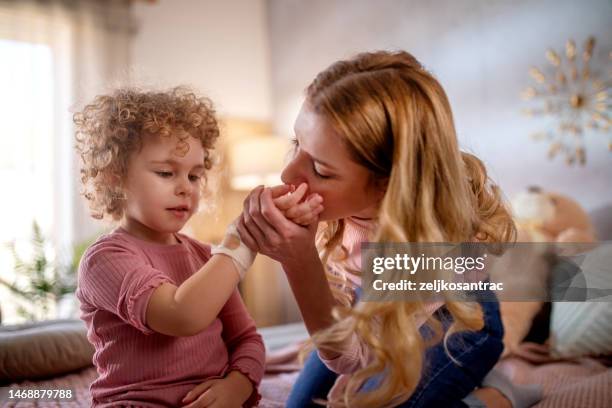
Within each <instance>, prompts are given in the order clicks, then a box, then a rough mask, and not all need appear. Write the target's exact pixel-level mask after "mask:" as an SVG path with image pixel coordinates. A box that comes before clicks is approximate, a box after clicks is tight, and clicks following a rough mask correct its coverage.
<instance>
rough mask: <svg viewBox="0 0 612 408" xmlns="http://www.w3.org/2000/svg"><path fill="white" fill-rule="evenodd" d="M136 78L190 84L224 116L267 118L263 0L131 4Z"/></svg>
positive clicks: (165, 0) (163, 0)
mask: <svg viewBox="0 0 612 408" xmlns="http://www.w3.org/2000/svg"><path fill="white" fill-rule="evenodd" d="M133 12H134V17H135V18H136V20H137V24H138V32H137V33H136V35H135V37H134V39H133V42H132V64H131V65H132V67H131V69H132V70H133V75H134V77H135V79H136V80H142V81H144V82H146V83H151V84H154V85H156V84H162V85H176V84H182V83H184V84H190V85H193V86H195V87H197V88H198V89H200V90H201V91H203V92H206V93H207V94H208V95H209V96H210V97H211V98H212V99H213V100H214V101H215V103H216V105H217V107H218V109H219V111H220V112H221V113H222V114H223V115H230V116H239V117H247V118H256V119H270V118H271V102H270V80H269V47H268V41H267V25H266V21H267V20H266V8H265V3H264V1H263V0H229V1H217V0H159V1H158V2H156V3H155V4H154V5H149V4H146V3H141V2H135V4H134V9H133Z"/></svg>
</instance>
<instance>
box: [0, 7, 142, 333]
mask: <svg viewBox="0 0 612 408" xmlns="http://www.w3.org/2000/svg"><path fill="white" fill-rule="evenodd" d="M134 30H135V26H134V23H133V21H132V18H131V14H130V2H129V1H127V0H122V1H120V0H102V1H97V0H89V1H88V0H82V1H76V0H74V1H69V0H63V1H60V0H57V1H51V0H48V1H35V0H15V1H6V0H0V89H1V90H2V91H1V92H0V115H1V116H0V118H1V120H0V181H1V183H2V184H1V185H2V187H3V189H4V191H3V192H2V199H1V200H0V225H1V228H0V243H1V244H3V245H2V246H1V247H0V279H2V280H4V281H8V282H13V281H14V280H15V279H16V277H15V274H14V272H13V267H14V265H13V259H12V256H11V254H10V252H9V251H8V250H7V248H6V246H5V245H4V244H5V243H7V242H15V243H16V244H17V249H20V245H21V246H22V247H23V248H25V245H22V244H23V243H24V242H27V241H28V240H29V237H30V235H31V232H32V222H33V221H36V222H37V223H38V224H39V225H40V226H41V229H42V232H43V233H44V234H45V235H46V236H47V237H48V238H49V239H50V243H51V245H50V247H51V252H55V253H57V254H58V255H62V254H63V255H66V254H68V253H69V252H70V248H71V246H72V245H73V244H74V243H77V242H79V241H82V240H84V239H88V238H90V237H91V236H92V235H94V234H96V233H97V232H98V231H99V230H100V228H101V226H100V225H96V224H95V223H93V222H92V221H91V219H90V218H89V216H88V212H87V209H86V208H85V205H84V204H83V202H82V200H81V198H80V196H79V183H78V171H77V168H78V167H77V163H78V161H77V157H76V154H75V153H74V149H73V146H74V143H73V128H72V113H73V111H74V109H75V108H78V107H80V106H81V105H82V104H83V103H84V102H86V101H87V100H89V99H91V98H92V97H93V96H94V95H95V94H97V93H99V92H100V91H103V90H105V89H107V88H108V87H109V85H110V84H112V83H115V82H117V81H126V80H128V79H129V78H128V73H129V72H128V69H127V67H128V66H129V45H130V38H131V36H132V33H133V32H134ZM23 255H24V256H27V254H23ZM18 304H19V299H17V298H16V297H12V295H11V294H10V293H9V291H8V290H7V289H6V288H5V287H4V286H2V285H0V308H1V309H2V311H3V323H13V322H18V321H19V318H18V316H17V315H16V312H15V311H16V306H17V305H18Z"/></svg>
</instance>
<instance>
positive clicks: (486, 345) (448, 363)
mask: <svg viewBox="0 0 612 408" xmlns="http://www.w3.org/2000/svg"><path fill="white" fill-rule="evenodd" d="M480 304H481V306H482V309H483V313H484V323H485V325H484V327H483V329H482V330H480V331H477V332H470V331H464V332H460V333H455V334H453V335H452V336H450V338H449V339H448V343H447V345H448V350H449V352H450V354H451V355H452V356H453V358H454V359H455V360H457V361H459V362H460V363H461V365H457V364H456V363H455V362H454V361H453V360H451V359H450V358H449V356H448V355H447V353H446V351H445V350H444V345H443V344H442V343H441V342H440V343H439V344H437V345H435V346H432V347H430V348H428V349H427V350H426V352H425V366H424V367H423V374H422V376H421V381H420V382H419V384H418V385H417V388H416V389H415V391H414V393H413V394H412V396H411V397H410V398H409V399H408V401H406V402H404V403H402V404H400V405H399V406H398V407H401V408H427V407H450V408H454V407H467V405H466V404H464V403H463V402H462V401H461V400H462V398H464V397H465V396H467V395H468V394H469V393H470V392H472V391H473V390H474V388H476V387H477V386H478V385H480V383H481V382H482V379H483V378H484V377H485V375H486V374H487V373H488V372H489V371H490V370H491V368H493V366H494V365H495V364H496V363H497V361H498V359H499V356H500V355H501V353H502V351H503V343H502V338H503V335H504V329H503V326H502V323H501V317H500V314H499V303H498V302H497V301H496V300H494V301H490V302H481V303H480ZM434 317H436V318H437V319H439V320H440V321H441V322H442V325H443V327H444V329H445V330H446V329H447V328H448V327H449V325H450V324H451V323H452V317H451V315H450V313H449V312H448V311H447V310H446V308H441V309H440V310H438V311H436V312H435V314H434ZM429 330H430V329H428V328H427V327H422V328H421V334H422V335H423V337H424V338H427V337H428V336H429V335H430V334H431V332H430V331H429ZM336 378H337V374H336V373H334V372H333V371H331V370H330V369H328V368H327V367H326V366H325V365H324V364H323V362H321V360H320V359H319V356H318V355H317V353H316V351H313V352H312V353H311V354H310V356H309V357H308V359H307V360H306V363H305V365H304V368H303V369H302V371H301V372H300V374H299V376H298V379H297V381H296V382H295V385H294V386H293V389H292V390H291V394H290V395H289V399H288V400H287V407H291V408H298V407H320V405H316V404H314V403H313V402H312V400H313V398H321V399H325V398H326V397H327V393H328V392H329V390H330V389H331V387H332V386H333V384H334V382H335V381H336ZM381 380H382V381H384V378H382V377H381V378H372V379H370V380H368V381H367V382H366V383H365V384H364V385H363V388H362V389H364V390H367V391H369V390H372V389H374V388H376V386H377V384H378V383H379V382H380V381H381Z"/></svg>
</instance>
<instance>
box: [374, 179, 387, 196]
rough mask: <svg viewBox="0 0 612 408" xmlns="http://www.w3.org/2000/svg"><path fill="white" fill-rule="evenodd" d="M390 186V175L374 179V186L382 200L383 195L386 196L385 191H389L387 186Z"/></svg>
mask: <svg viewBox="0 0 612 408" xmlns="http://www.w3.org/2000/svg"><path fill="white" fill-rule="evenodd" d="M388 186H389V178H388V177H384V178H376V179H375V180H374V188H375V189H376V191H377V193H378V194H379V196H378V198H379V199H380V200H382V199H383V197H384V196H385V193H386V192H387V187H388Z"/></svg>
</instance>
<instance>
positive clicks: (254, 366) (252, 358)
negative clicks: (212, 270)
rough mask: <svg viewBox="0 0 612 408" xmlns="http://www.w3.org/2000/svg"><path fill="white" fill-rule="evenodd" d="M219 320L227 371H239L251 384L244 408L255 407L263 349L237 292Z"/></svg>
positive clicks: (262, 367)
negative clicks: (251, 391) (225, 351)
mask: <svg viewBox="0 0 612 408" xmlns="http://www.w3.org/2000/svg"><path fill="white" fill-rule="evenodd" d="M219 318H220V319H221V321H222V322H223V332H222V334H221V335H222V337H223V340H224V342H225V344H226V346H227V350H228V353H229V368H228V371H232V370H235V371H239V372H240V373H242V374H243V375H245V376H246V377H247V378H248V379H249V380H250V381H251V383H253V393H252V394H251V396H250V397H249V399H248V400H247V401H246V402H245V406H256V405H257V403H258V402H259V400H260V399H261V395H260V394H259V393H258V391H257V389H258V387H259V384H260V382H261V379H262V378H263V375H264V364H265V347H264V343H263V340H262V338H261V335H259V333H257V331H256V328H255V322H254V321H253V319H252V318H251V316H250V315H249V313H248V311H247V309H246V307H245V305H244V302H243V301H242V298H241V297H240V294H239V293H238V291H237V290H235V291H234V293H233V294H232V296H231V297H230V298H229V300H228V301H227V303H226V304H225V306H224V307H223V309H221V312H220V313H219Z"/></svg>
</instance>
